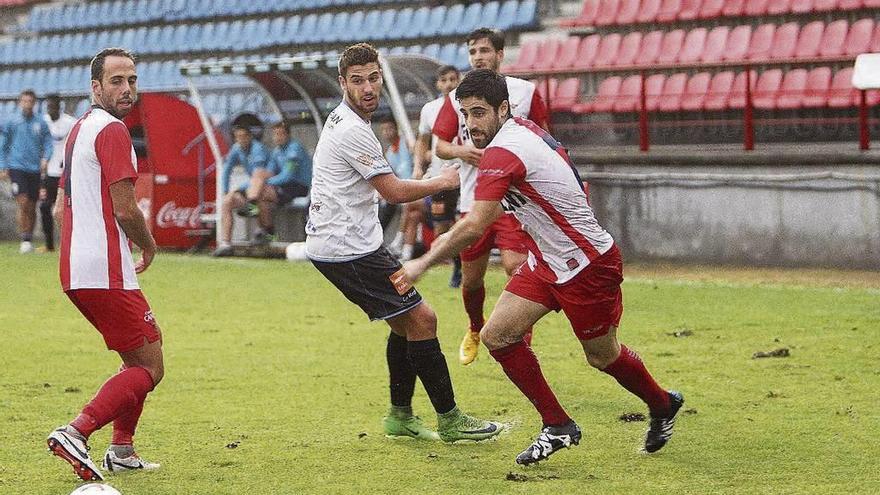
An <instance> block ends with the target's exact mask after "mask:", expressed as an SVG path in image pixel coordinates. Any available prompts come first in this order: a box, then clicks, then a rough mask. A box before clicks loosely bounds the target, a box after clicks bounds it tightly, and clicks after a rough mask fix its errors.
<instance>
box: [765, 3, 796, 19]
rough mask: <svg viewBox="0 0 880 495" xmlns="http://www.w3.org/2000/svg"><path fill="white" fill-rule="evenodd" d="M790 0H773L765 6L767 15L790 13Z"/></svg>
mask: <svg viewBox="0 0 880 495" xmlns="http://www.w3.org/2000/svg"><path fill="white" fill-rule="evenodd" d="M791 2H792V0H773V1H772V2H770V3H768V4H767V15H779V14H787V13H789V12H791Z"/></svg>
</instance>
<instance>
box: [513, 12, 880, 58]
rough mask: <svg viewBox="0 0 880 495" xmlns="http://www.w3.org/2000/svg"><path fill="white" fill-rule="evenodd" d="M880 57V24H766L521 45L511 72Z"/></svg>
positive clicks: (864, 20) (867, 20) (612, 34)
mask: <svg viewBox="0 0 880 495" xmlns="http://www.w3.org/2000/svg"><path fill="white" fill-rule="evenodd" d="M878 51H880V23H876V22H875V21H874V19H861V20H858V21H856V22H854V23H853V24H852V25H850V24H849V23H848V22H847V21H845V20H839V21H833V22H831V23H829V24H827V25H826V24H825V23H824V22H822V21H814V22H810V23H807V24H805V25H803V26H800V25H799V24H798V23H796V22H788V23H785V24H782V25H780V26H776V25H775V24H763V25H761V26H758V27H757V28H754V29H753V28H752V26H750V25H741V26H735V27H733V28H731V27H729V26H718V27H715V28H712V29H711V30H707V29H706V28H703V27H699V28H694V29H692V30H690V31H687V32H685V31H684V30H681V29H675V30H672V31H668V32H663V31H651V32H648V33H642V32H641V31H634V32H631V33H629V34H626V35H621V34H620V33H611V34H606V35H604V36H603V35H599V34H593V35H590V36H586V37H584V38H579V37H570V38H567V39H556V38H550V39H546V40H533V41H527V42H525V43H523V45H522V47H521V49H520V53H519V57H518V58H517V60H516V62H515V63H513V64H512V65H510V66H509V67H506V68H505V70H509V71H547V70H571V69H584V70H586V69H594V68H606V67H647V66H652V65H677V64H699V63H703V64H707V63H724V62H730V63H738V62H766V61H792V62H797V61H807V60H815V59H842V58H852V57H855V56H856V55H858V54H861V53H868V52H878Z"/></svg>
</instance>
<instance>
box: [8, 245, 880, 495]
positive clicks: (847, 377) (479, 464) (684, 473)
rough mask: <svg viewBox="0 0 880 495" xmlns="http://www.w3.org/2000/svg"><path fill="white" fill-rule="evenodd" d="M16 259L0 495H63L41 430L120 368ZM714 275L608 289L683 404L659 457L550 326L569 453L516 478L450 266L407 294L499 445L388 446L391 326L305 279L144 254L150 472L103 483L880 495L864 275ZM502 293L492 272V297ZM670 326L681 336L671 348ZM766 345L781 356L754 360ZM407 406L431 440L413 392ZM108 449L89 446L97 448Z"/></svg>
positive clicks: (541, 347) (549, 368)
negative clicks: (465, 341)
mask: <svg viewBox="0 0 880 495" xmlns="http://www.w3.org/2000/svg"><path fill="white" fill-rule="evenodd" d="M16 249H17V246H16V245H12V244H2V245H0V277H2V278H0V328H2V331H3V335H4V336H5V338H4V341H3V353H2V358H0V372H2V380H0V432H2V437H0V438H2V448H0V493H2V494H67V493H69V492H70V491H71V490H72V489H73V488H74V487H76V486H77V483H76V479H75V478H74V477H73V474H72V471H71V470H70V468H69V467H68V466H67V465H66V464H63V463H62V462H61V461H60V460H58V459H56V458H54V457H52V456H51V455H49V454H48V453H47V452H46V450H45V444H44V439H45V436H46V435H47V434H48V432H49V431H51V429H52V428H54V427H56V426H58V425H60V424H63V423H66V422H68V421H69V420H71V419H72V418H73V417H74V416H75V415H76V413H77V412H78V411H79V409H80V407H81V406H82V405H83V404H84V403H85V402H87V401H88V400H89V399H90V398H91V396H92V394H93V393H94V391H95V390H96V389H97V388H98V387H99V386H100V385H101V383H102V382H103V381H104V380H105V379H106V378H107V377H108V376H110V375H111V374H112V373H113V372H114V370H115V367H116V366H117V365H118V358H117V357H116V355H115V354H114V353H111V352H108V351H106V350H105V349H104V346H103V342H102V340H101V338H100V336H99V335H98V333H97V332H96V331H94V330H93V329H92V328H91V327H90V326H89V325H88V323H87V322H86V320H85V319H84V318H82V317H81V316H80V315H79V314H78V313H77V311H76V310H75V308H74V307H73V305H72V304H70V302H69V301H68V300H67V299H66V297H64V295H63V294H62V292H61V291H60V288H59V284H58V276H57V259H56V258H55V257H54V256H47V255H32V256H19V255H18V254H17V252H16ZM707 270H708V269H707ZM712 270H713V271H712V274H713V277H712V279H710V280H705V279H703V278H705V277H701V275H700V274H701V273H703V270H702V269H700V268H687V267H684V268H681V267H679V268H676V269H675V270H671V271H670V274H665V273H666V272H665V271H664V270H650V269H639V268H638V267H635V268H634V269H633V270H630V272H629V273H628V279H627V281H626V283H625V285H624V293H625V308H626V310H625V314H624V318H623V322H622V326H621V331H620V336H621V340H622V341H623V342H625V343H627V344H628V345H630V346H631V347H632V348H634V349H636V350H638V351H639V352H640V353H641V355H642V357H643V358H644V360H645V362H646V363H647V365H648V367H649V369H650V370H652V371H653V373H654V375H655V376H656V378H657V379H658V381H659V382H660V383H661V384H663V385H664V386H666V387H669V388H672V387H674V388H677V389H680V390H681V391H683V392H684V393H685V395H686V399H687V403H686V405H685V409H687V411H686V413H684V414H682V415H681V419H680V421H679V422H678V424H677V426H676V435H675V437H674V438H673V440H672V442H671V443H670V444H669V445H668V446H667V447H666V449H664V450H663V451H662V452H660V453H658V454H656V455H653V456H646V455H643V454H639V453H638V452H637V448H638V447H639V446H640V444H641V441H642V438H643V431H644V428H645V426H646V424H645V423H638V422H636V423H624V422H622V421H620V420H619V419H618V417H619V416H620V415H621V414H623V413H627V412H644V407H643V405H642V404H641V403H640V402H639V401H638V400H637V399H636V398H634V397H633V396H630V395H629V394H628V393H626V392H625V391H624V390H622V389H621V388H619V387H618V386H617V384H616V383H615V382H614V381H613V380H612V379H611V378H610V377H608V376H606V375H604V374H603V373H599V372H597V371H595V370H593V369H591V368H589V367H588V366H587V365H586V364H585V361H584V358H583V355H582V354H581V352H580V351H579V346H578V344H577V342H576V340H575V339H574V337H573V336H572V334H571V332H570V331H569V330H568V327H567V324H566V321H565V320H564V319H563V318H562V317H561V316H560V315H555V314H554V315H550V316H548V317H547V318H545V320H544V321H542V322H540V323H539V325H538V327H537V328H536V331H535V349H536V352H537V353H538V356H539V358H540V359H541V360H542V364H543V367H544V372H545V374H546V376H547V378H548V380H549V381H550V383H551V384H552V385H553V387H554V388H555V390H556V392H557V394H558V396H559V398H560V400H561V402H562V403H563V405H564V406H565V407H566V408H567V410H568V411H569V413H570V414H571V415H572V416H573V417H574V418H575V419H576V420H577V421H578V422H579V423H580V425H581V427H582V428H583V430H584V441H583V442H582V443H581V445H580V446H579V447H576V448H574V449H572V450H569V451H564V452H561V453H559V454H557V455H556V456H554V457H553V458H552V459H551V460H550V461H548V462H546V463H542V464H541V465H540V466H537V467H534V468H528V469H523V468H519V467H517V466H516V465H515V464H514V463H513V458H514V456H515V455H516V454H517V453H518V452H519V451H520V450H521V449H522V448H524V447H525V446H526V445H528V443H529V442H530V441H531V439H532V437H533V436H534V435H535V434H536V432H537V431H538V428H539V426H540V425H539V418H538V416H537V414H536V413H535V412H534V410H533V409H532V407H531V405H530V404H529V403H528V401H527V400H526V399H524V398H523V397H522V396H521V395H520V394H519V392H518V391H517V390H516V389H515V388H514V386H513V385H512V384H511V383H510V382H509V381H508V380H507V379H506V377H505V376H504V374H503V373H502V371H501V369H500V367H499V366H498V365H497V364H496V363H495V362H494V361H493V360H492V359H491V358H489V357H488V355H487V354H486V352H485V349H482V350H481V355H480V358H479V359H478V360H477V362H476V363H474V365H472V366H471V367H469V368H463V367H461V366H459V365H458V364H457V361H456V359H455V358H456V355H457V345H458V342H459V339H460V337H461V335H460V334H461V332H462V330H463V329H464V328H465V316H464V312H463V310H462V309H461V303H460V301H459V296H458V293H457V291H453V290H450V289H448V288H447V287H446V280H447V276H448V269H447V268H439V269H435V270H434V271H432V272H431V273H430V274H429V275H428V276H427V277H426V278H425V280H424V281H423V282H421V283H420V284H419V288H420V290H421V292H422V294H423V295H424V296H425V298H426V299H427V300H428V301H429V302H430V304H431V305H432V306H433V307H434V308H435V310H436V311H437V313H438V316H439V321H440V329H439V332H440V338H441V343H442V345H443V349H444V352H445V353H446V356H447V360H448V361H449V363H450V369H451V372H452V375H453V381H454V384H455V388H456V392H457V399H458V401H459V404H460V405H461V406H462V408H463V409H465V410H467V411H469V412H472V413H474V414H477V415H480V416H484V417H493V418H497V419H501V420H503V421H506V422H509V423H511V424H512V425H513V426H512V429H511V431H510V432H509V433H508V434H506V435H505V436H503V437H502V438H501V439H499V440H498V441H495V442H490V443H485V444H477V445H452V446H450V445H444V444H442V443H424V442H416V441H391V440H388V439H386V438H384V436H383V435H382V432H381V428H380V420H381V417H382V416H383V414H384V412H385V410H386V405H387V401H388V399H387V385H386V380H387V373H386V367H385V357H384V349H385V338H386V335H387V327H386V326H385V325H384V324H381V323H372V324H371V323H369V322H368V321H367V320H366V318H365V317H364V316H363V314H362V313H361V312H360V311H359V310H358V309H357V308H356V307H354V306H353V305H352V304H350V303H349V302H348V301H346V300H345V299H344V298H343V297H342V296H341V295H340V294H338V293H337V292H336V290H335V289H333V288H332V287H331V286H330V285H329V283H327V282H326V281H324V280H323V279H322V278H321V276H320V275H319V274H318V273H317V272H316V271H315V270H314V269H313V268H312V267H311V266H310V265H309V264H305V263H300V264H291V263H286V262H283V261H273V260H236V259H233V260H229V259H224V260H214V259H209V258H204V257H186V256H181V255H170V254H163V255H160V256H159V257H158V258H157V260H156V263H155V264H154V265H153V267H152V268H151V269H150V270H149V271H148V272H147V273H145V274H144V275H142V276H141V283H142V287H143V288H144V292H145V293H146V295H147V297H148V299H149V300H150V302H151V305H152V307H153V310H154V311H155V313H156V316H157V319H158V321H159V323H160V324H161V326H162V328H163V331H164V336H165V353H166V354H165V357H166V376H165V380H164V381H163V382H162V384H161V385H160V386H159V387H158V388H157V390H156V391H155V392H154V393H152V394H151V395H150V398H149V400H148V401H147V406H146V409H145V412H144V415H143V418H142V421H141V426H140V428H139V430H138V436H137V438H136V441H137V444H138V447H139V450H140V452H141V453H142V454H143V455H144V457H146V458H148V459H150V460H156V461H159V462H162V463H163V467H162V469H161V470H159V471H157V472H150V473H135V474H132V475H128V476H121V477H118V478H113V479H111V483H112V484H113V485H114V486H116V487H117V488H118V489H119V490H120V491H121V492H122V493H124V494H125V495H136V494H142V495H162V494H169V495H184V494H199V495H212V494H240V493H248V494H250V495H263V494H299V493H363V494H366V493H369V494H373V493H413V494H422V493H426V494H427V493H431V494H446V493H464V494H482V493H501V492H507V493H529V494H536V493H553V494H559V493H601V494H630V493H631V494H636V493H638V494H645V493H658V494H669V493H674V494H684V493H694V494H710V493H741V494H754V493H792V494H801V493H822V494H827V493H853V494H855V493H878V492H880V483H878V481H877V480H878V477H877V459H878V458H880V442H878V441H877V438H878V437H880V415H878V405H880V392H878V385H880V359H878V356H880V331H878V329H880V302H878V301H880V290H878V285H873V283H872V282H871V280H874V281H876V277H872V275H871V274H868V276H867V278H868V280H869V282H867V283H864V282H862V283H859V284H847V280H848V279H849V278H852V279H856V278H858V277H855V276H853V277H850V276H849V275H848V274H847V273H840V272H821V273H824V275H820V276H823V277H824V276H828V279H835V280H841V282H840V283H836V284H827V283H817V282H816V281H817V280H822V279H819V278H818V277H819V276H817V277H807V278H806V280H805V279H804V277H798V276H797V272H784V271H782V272H773V277H768V278H772V283H761V282H760V279H762V278H763V277H764V272H760V271H757V272H755V273H754V274H753V275H752V276H751V278H749V277H748V276H746V277H743V273H744V271H743V270H739V271H736V272H735V274H734V275H735V276H731V277H726V276H725V273H726V272H725V271H724V270H718V269H712ZM829 273H830V274H831V275H829ZM787 274H791V276H790V277H789V276H788V275H787ZM789 279H791V280H797V285H795V284H792V283H788V282H786V280H789ZM860 280H862V279H860ZM502 284H503V275H502V274H501V273H500V272H499V271H497V270H493V271H490V274H489V287H488V292H489V293H490V294H492V297H491V298H490V299H491V300H490V303H491V302H492V301H494V296H496V295H497V294H498V292H499V290H500V288H501V286H502ZM828 285H836V286H828ZM487 311H488V310H487ZM682 329H688V330H691V331H692V332H693V334H692V335H691V336H689V337H674V336H671V335H670V333H672V332H674V331H676V330H682ZM779 347H788V348H790V349H791V356H790V357H788V358H769V359H752V354H753V353H754V352H756V351H767V350H773V349H775V348H779ZM414 406H415V408H416V411H417V413H419V414H421V416H422V417H424V418H426V419H427V420H428V421H427V422H428V424H431V425H433V424H435V418H434V415H433V413H432V412H431V408H430V404H429V402H428V401H427V399H426V397H425V395H424V391H423V390H422V389H421V388H420V387H419V388H418V389H417V392H416V400H415V403H414ZM105 430H109V428H106V429H105ZM108 439H109V432H108V431H99V432H98V433H96V434H95V435H94V436H93V439H92V441H91V444H92V446H93V448H94V450H93V452H96V453H97V454H98V456H100V454H101V453H102V452H103V450H104V449H105V448H106V444H107V441H108ZM229 445H237V447H235V448H229ZM509 473H513V474H516V475H523V476H524V477H525V478H520V479H525V480H526V481H509V480H507V479H506V478H507V477H508V475H509Z"/></svg>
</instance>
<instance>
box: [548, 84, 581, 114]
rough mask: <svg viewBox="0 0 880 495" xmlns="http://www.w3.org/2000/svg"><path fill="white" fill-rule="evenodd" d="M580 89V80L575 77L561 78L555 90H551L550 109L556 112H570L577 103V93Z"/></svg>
mask: <svg viewBox="0 0 880 495" xmlns="http://www.w3.org/2000/svg"><path fill="white" fill-rule="evenodd" d="M580 91H581V80H580V79H579V78H577V77H569V78H568V79H564V80H562V82H560V83H559V85H558V86H556V91H554V92H553V99H551V100H550V110H553V111H556V112H570V111H571V110H572V108H573V107H574V106H575V105H576V104H577V101H578V95H579V94H580Z"/></svg>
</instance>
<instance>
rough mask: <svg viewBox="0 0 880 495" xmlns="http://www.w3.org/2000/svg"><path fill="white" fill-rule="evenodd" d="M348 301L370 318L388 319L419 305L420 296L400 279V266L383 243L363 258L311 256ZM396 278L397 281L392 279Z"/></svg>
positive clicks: (316, 265) (319, 269)
mask: <svg viewBox="0 0 880 495" xmlns="http://www.w3.org/2000/svg"><path fill="white" fill-rule="evenodd" d="M311 261H312V264H313V265H315V268H317V269H318V271H319V272H321V274H322V275H324V277H325V278H326V279H327V280H329V281H330V282H331V283H332V284H333V285H335V286H336V288H337V289H339V290H340V292H342V294H343V295H344V296H345V297H346V298H347V299H348V300H349V301H351V302H353V303H355V304H357V305H358V306H360V308H361V309H362V310H364V313H366V314H367V316H369V317H370V319H371V320H387V319H389V318H393V317H395V316H399V315H401V314H403V313H406V312H407V311H409V310H411V309H413V308H414V307H416V306H418V305H419V304H421V302H422V296H421V294H419V292H418V291H417V290H416V288H415V287H413V286H412V285H411V284H409V283H407V282H405V281H402V280H401V279H400V278H402V276H403V266H401V264H400V262H399V261H397V258H395V257H394V256H391V253H389V252H388V250H387V249H385V247H380V248H379V250H378V251H376V252H374V253H371V254H368V255H366V256H364V257H362V258H358V259H356V260H352V261H343V262H341V263H327V262H324V261H315V260H311ZM395 281H396V282H395Z"/></svg>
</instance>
